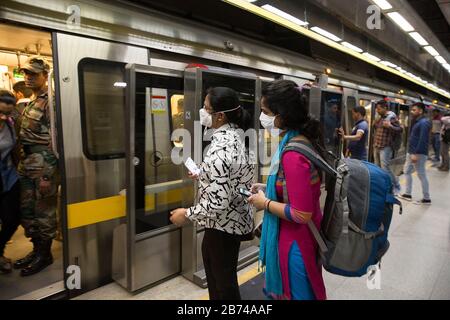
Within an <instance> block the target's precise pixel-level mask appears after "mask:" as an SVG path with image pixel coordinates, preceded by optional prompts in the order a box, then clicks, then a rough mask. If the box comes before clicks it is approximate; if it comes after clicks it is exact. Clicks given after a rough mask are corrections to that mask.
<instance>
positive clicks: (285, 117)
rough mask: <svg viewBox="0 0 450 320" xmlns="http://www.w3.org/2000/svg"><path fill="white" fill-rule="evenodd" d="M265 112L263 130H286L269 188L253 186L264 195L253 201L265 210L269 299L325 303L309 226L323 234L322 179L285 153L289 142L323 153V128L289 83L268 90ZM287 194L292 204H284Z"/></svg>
mask: <svg viewBox="0 0 450 320" xmlns="http://www.w3.org/2000/svg"><path fill="white" fill-rule="evenodd" d="M261 111H262V113H261V116H260V121H261V124H262V126H263V127H264V128H265V129H267V130H269V131H271V129H276V128H278V129H281V136H282V137H283V138H282V141H281V143H280V145H279V147H278V152H277V153H276V154H275V156H274V157H273V158H272V165H271V171H270V175H269V177H268V180H267V184H266V185H265V186H264V185H262V184H255V185H253V186H252V192H253V193H256V192H258V193H257V194H254V195H252V196H251V197H250V198H249V200H248V201H249V202H250V203H252V204H253V205H254V206H255V207H256V209H257V210H262V209H264V210H265V211H264V218H263V227H262V236H261V242H260V255H259V258H260V261H261V263H262V264H263V266H265V288H264V292H265V294H266V295H267V297H268V298H269V299H292V300H315V299H317V300H324V299H326V291H325V285H324V282H323V278H322V266H321V264H320V263H319V262H318V256H317V254H318V244H317V242H316V240H315V238H314V237H313V235H312V233H311V232H310V230H309V227H308V225H307V223H308V222H309V221H313V223H314V224H315V225H316V227H317V228H318V229H320V224H321V221H322V212H321V210H320V174H319V173H318V171H317V170H316V169H315V168H314V166H313V165H312V164H311V163H310V161H309V160H308V159H307V158H306V157H305V156H303V155H301V154H300V153H298V152H295V151H287V152H285V153H284V154H283V153H282V150H283V148H284V146H285V145H286V144H287V143H288V142H289V141H301V142H303V143H305V144H308V145H310V147H311V148H314V149H315V150H316V151H317V152H318V153H321V150H324V149H323V147H320V146H319V143H321V141H322V134H321V132H320V123H319V121H317V120H314V119H312V118H311V117H310V116H309V115H308V102H307V97H306V95H304V94H303V93H302V90H301V88H299V87H297V85H296V84H295V82H293V81H289V80H277V81H274V82H272V83H270V84H269V85H268V86H267V87H266V88H264V89H263V91H262V98H261ZM281 154H283V156H282V157H281ZM280 165H281V166H282V168H281V166H280ZM281 169H282V170H281ZM283 172H284V174H283ZM283 189H287V195H288V201H289V203H284V196H283ZM264 190H265V192H264Z"/></svg>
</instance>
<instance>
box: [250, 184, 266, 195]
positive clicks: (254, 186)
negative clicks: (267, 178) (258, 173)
mask: <svg viewBox="0 0 450 320" xmlns="http://www.w3.org/2000/svg"><path fill="white" fill-rule="evenodd" d="M259 190H262V191H263V192H266V184H265V183H254V184H252V187H251V188H250V192H251V193H258V191H259Z"/></svg>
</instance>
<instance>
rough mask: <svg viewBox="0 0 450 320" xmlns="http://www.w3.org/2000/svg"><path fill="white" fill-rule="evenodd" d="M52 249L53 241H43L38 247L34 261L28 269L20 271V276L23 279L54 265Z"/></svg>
mask: <svg viewBox="0 0 450 320" xmlns="http://www.w3.org/2000/svg"><path fill="white" fill-rule="evenodd" d="M51 248H52V240H43V241H41V243H40V244H39V246H38V249H39V250H38V251H37V253H36V256H35V257H34V259H33V261H31V263H30V264H29V265H28V266H27V267H25V268H24V269H22V270H20V275H21V276H22V277H26V276H31V275H33V274H35V273H38V272H39V271H41V270H43V269H45V268H46V267H48V266H49V265H51V264H52V263H53V256H52V252H51Z"/></svg>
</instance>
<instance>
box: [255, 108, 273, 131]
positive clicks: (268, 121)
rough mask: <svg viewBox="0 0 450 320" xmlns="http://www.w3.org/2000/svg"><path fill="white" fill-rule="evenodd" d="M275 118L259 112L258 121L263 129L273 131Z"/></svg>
mask: <svg viewBox="0 0 450 320" xmlns="http://www.w3.org/2000/svg"><path fill="white" fill-rule="evenodd" d="M275 118H276V116H268V115H267V114H265V113H264V112H261V115H260V116H259V121H260V122H261V125H262V126H263V128H264V129H267V130H271V129H275Z"/></svg>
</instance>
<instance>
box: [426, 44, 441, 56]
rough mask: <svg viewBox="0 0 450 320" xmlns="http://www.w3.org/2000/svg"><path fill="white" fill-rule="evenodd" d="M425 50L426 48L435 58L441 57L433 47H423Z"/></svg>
mask: <svg viewBox="0 0 450 320" xmlns="http://www.w3.org/2000/svg"><path fill="white" fill-rule="evenodd" d="M423 48H424V49H425V50H427V51H428V53H429V54H431V55H432V56H433V57H435V56H438V55H439V52H437V51H436V49H435V48H433V47H432V46H426V47H423Z"/></svg>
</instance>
